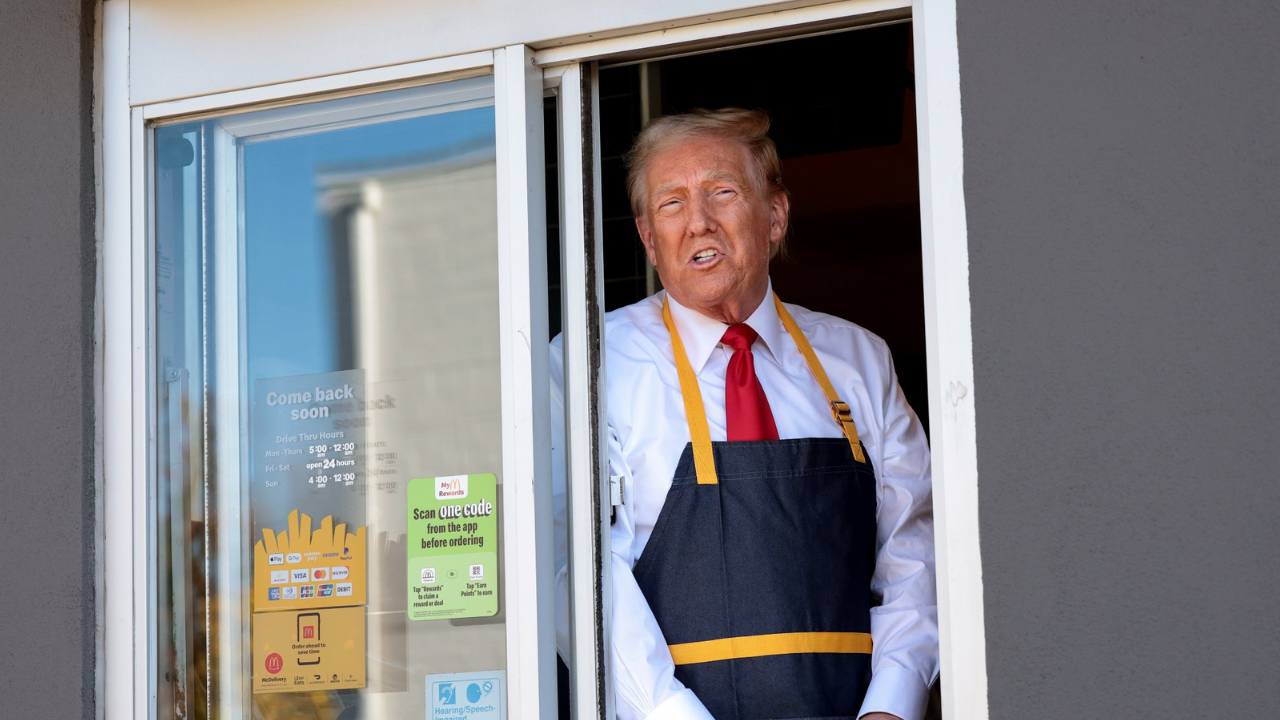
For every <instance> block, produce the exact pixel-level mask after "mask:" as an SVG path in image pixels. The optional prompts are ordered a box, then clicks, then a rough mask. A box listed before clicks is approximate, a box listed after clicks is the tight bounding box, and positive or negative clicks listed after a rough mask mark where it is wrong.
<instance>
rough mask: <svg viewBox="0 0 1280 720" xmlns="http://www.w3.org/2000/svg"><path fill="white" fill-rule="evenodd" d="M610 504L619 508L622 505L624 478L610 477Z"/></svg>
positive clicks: (618, 476)
mask: <svg viewBox="0 0 1280 720" xmlns="http://www.w3.org/2000/svg"><path fill="white" fill-rule="evenodd" d="M609 504H610V505H613V506H614V507H617V506H619V505H621V504H622V476H621V475H610V476H609Z"/></svg>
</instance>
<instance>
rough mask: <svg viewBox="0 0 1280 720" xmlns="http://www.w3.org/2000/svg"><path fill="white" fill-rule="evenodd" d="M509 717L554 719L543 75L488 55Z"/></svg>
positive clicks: (514, 52)
mask: <svg viewBox="0 0 1280 720" xmlns="http://www.w3.org/2000/svg"><path fill="white" fill-rule="evenodd" d="M494 89H495V103H496V108H495V111H496V120H497V166H498V248H499V252H498V306H499V314H500V328H501V334H502V338H501V367H502V416H503V417H502V428H503V432H502V444H503V463H502V466H503V467H502V502H503V531H504V534H505V541H504V546H505V548H506V563H505V567H504V572H503V583H504V586H505V588H506V589H505V590H504V592H503V594H504V596H505V607H506V617H507V668H508V672H507V712H508V715H509V717H512V718H549V717H554V716H555V713H556V692H555V687H556V686H555V671H556V666H555V592H554V586H555V583H554V577H553V573H554V569H553V556H552V552H553V541H554V538H553V535H552V515H551V417H550V416H551V412H550V386H549V384H550V376H549V370H548V365H549V357H548V354H547V353H548V347H547V257H546V194H545V193H546V191H545V188H544V187H543V185H544V182H545V180H544V172H545V161H544V151H543V127H542V126H543V123H542V71H541V69H539V68H535V67H534V65H533V51H532V50H531V49H529V48H528V47H526V46H524V45H512V46H509V47H506V48H502V49H499V50H496V51H494Z"/></svg>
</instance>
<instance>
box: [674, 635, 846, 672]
mask: <svg viewBox="0 0 1280 720" xmlns="http://www.w3.org/2000/svg"><path fill="white" fill-rule="evenodd" d="M667 647H668V648H669V649H670V650H671V659H672V660H674V661H675V664H676V665H691V664H693V663H704V662H714V661H716V660H737V659H740V658H750V657H764V656H767V655H796V654H802V653H842V654H851V653H852V654H864V655H867V654H870V653H871V635H870V633H860V632H797V633H775V634H772V635H743V636H741V637H731V638H721V639H719V640H703V641H701V642H691V643H681V644H679V645H668V646H667Z"/></svg>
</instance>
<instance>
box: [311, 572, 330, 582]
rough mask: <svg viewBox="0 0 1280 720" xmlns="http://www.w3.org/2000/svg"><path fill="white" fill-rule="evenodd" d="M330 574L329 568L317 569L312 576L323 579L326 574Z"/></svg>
mask: <svg viewBox="0 0 1280 720" xmlns="http://www.w3.org/2000/svg"><path fill="white" fill-rule="evenodd" d="M328 574H329V571H328V570H316V571H314V572H312V573H311V576H312V577H314V578H315V579H316V580H323V579H324V578H325V576H326V575H328Z"/></svg>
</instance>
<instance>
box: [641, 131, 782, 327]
mask: <svg viewBox="0 0 1280 720" xmlns="http://www.w3.org/2000/svg"><path fill="white" fill-rule="evenodd" d="M751 169H752V165H751V157H750V154H749V153H748V150H747V148H746V147H744V146H743V145H742V144H741V143H736V142H731V141H727V140H718V139H690V140H686V141H684V142H681V143H679V144H676V145H672V146H671V147H668V148H666V149H664V150H662V151H660V152H659V153H657V154H656V155H655V156H654V157H653V159H652V160H651V161H650V162H649V165H648V166H647V167H646V168H645V169H644V176H643V177H644V187H643V191H644V192H645V195H644V197H643V198H642V199H643V201H644V208H643V213H642V214H641V216H640V217H638V218H636V229H637V230H639V232H640V239H641V241H643V242H644V247H645V252H647V253H648V255H649V262H651V263H653V266H654V267H655V268H657V271H658V277H660V278H662V285H663V287H665V288H666V289H667V292H669V293H671V295H672V297H674V298H675V299H676V300H677V301H679V302H680V304H681V305H684V306H686V307H691V308H694V309H697V310H700V311H702V312H703V313H704V314H707V315H710V316H712V317H719V318H720V319H721V320H722V321H724V322H741V321H743V320H745V319H746V317H747V316H748V315H750V314H751V312H752V311H753V310H755V307H756V305H758V304H759V302H760V301H761V300H762V299H763V298H764V292H765V289H766V288H767V287H768V277H769V256H770V252H771V250H772V248H773V247H774V245H775V244H777V243H779V242H781V241H782V237H783V235H785V234H786V230H787V216H788V212H789V210H790V208H789V205H788V203H787V198H786V196H785V195H784V194H782V193H774V194H772V195H771V196H770V195H767V194H765V193H764V192H763V191H762V189H761V188H757V187H756V184H755V182H754V176H753V174H752V171H751Z"/></svg>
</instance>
